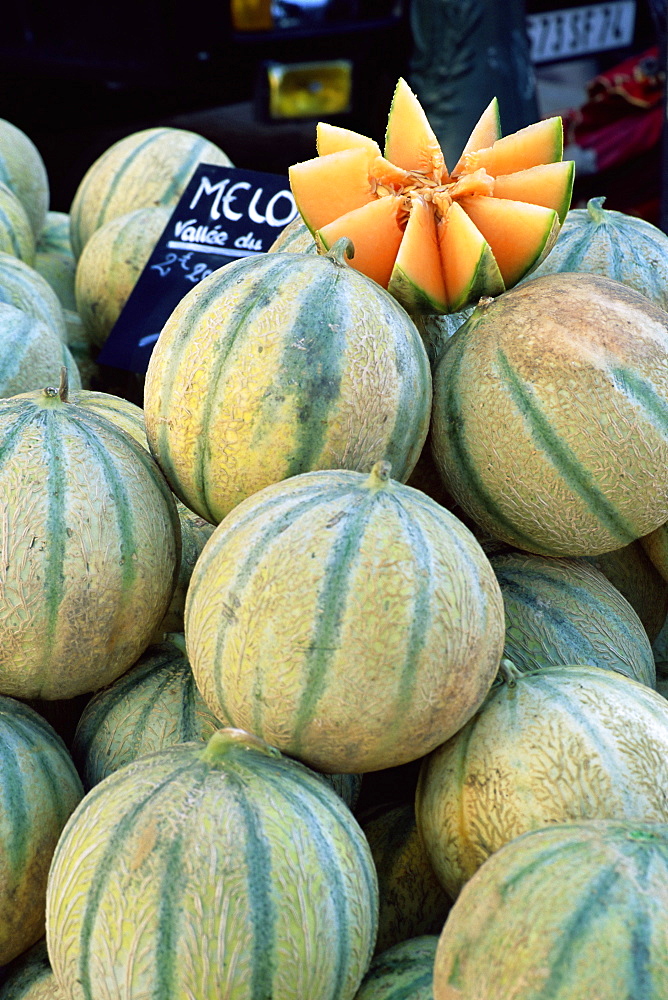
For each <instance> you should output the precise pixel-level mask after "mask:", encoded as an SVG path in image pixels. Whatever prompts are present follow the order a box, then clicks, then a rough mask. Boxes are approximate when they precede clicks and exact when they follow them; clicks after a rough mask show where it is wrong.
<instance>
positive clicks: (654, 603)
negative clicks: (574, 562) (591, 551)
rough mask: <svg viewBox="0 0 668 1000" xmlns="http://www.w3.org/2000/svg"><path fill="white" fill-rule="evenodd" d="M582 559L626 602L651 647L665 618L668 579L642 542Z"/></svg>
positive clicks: (638, 540) (640, 540) (667, 603)
mask: <svg viewBox="0 0 668 1000" xmlns="http://www.w3.org/2000/svg"><path fill="white" fill-rule="evenodd" d="M657 530H658V531H660V530H661V529H660V528H659V529H657ZM585 558H586V560H587V562H590V563H592V565H593V566H595V567H596V568H597V569H599V570H600V571H601V573H603V575H604V576H605V577H607V579H608V580H609V581H610V583H611V584H612V585H613V587H616V589H617V590H618V591H619V592H620V594H621V595H622V596H623V597H625V598H626V600H627V601H628V602H629V604H630V605H631V607H633V608H634V610H635V612H636V614H637V615H638V617H639V618H640V621H641V622H642V623H643V628H644V629H645V631H646V632H647V635H648V638H649V640H650V642H651V643H653V642H654V640H655V639H656V638H657V636H658V635H659V633H660V632H661V629H662V628H663V626H664V623H665V621H666V617H667V616H668V578H666V577H664V575H663V574H662V573H661V572H660V570H659V569H658V568H657V567H656V566H655V565H654V563H653V562H652V560H651V559H650V557H649V555H648V554H647V552H646V551H645V549H644V547H643V544H642V539H641V538H638V539H636V541H635V542H631V543H630V544H629V545H624V546H622V548H621V549H614V550H613V551H612V552H602V553H601V554H600V555H598V556H586V557H585Z"/></svg>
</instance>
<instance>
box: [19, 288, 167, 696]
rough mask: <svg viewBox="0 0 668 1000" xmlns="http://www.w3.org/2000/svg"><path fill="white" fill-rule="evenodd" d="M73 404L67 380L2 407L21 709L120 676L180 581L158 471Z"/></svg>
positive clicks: (113, 430)
mask: <svg viewBox="0 0 668 1000" xmlns="http://www.w3.org/2000/svg"><path fill="white" fill-rule="evenodd" d="M7 308H8V307H7ZM67 393H68V390H67V383H66V380H63V381H61V384H60V386H59V388H55V387H47V388H45V389H44V390H35V391H33V392H29V393H24V394H20V395H18V396H13V397H12V398H11V399H4V400H0V497H2V507H3V512H4V525H5V529H4V537H3V551H4V553H5V557H4V562H3V574H4V575H3V583H4V587H3V598H2V601H0V691H1V692H2V693H5V694H10V695H15V696H17V697H20V698H44V699H66V698H71V697H74V696H76V695H78V694H83V693H86V692H90V691H94V690H96V689H97V688H100V687H102V686H103V685H105V684H108V683H111V681H113V680H114V679H115V678H116V677H118V676H120V674H122V673H123V672H124V671H125V670H127V669H128V668H129V667H130V666H131V665H132V664H133V663H134V662H135V661H136V660H137V658H138V657H139V656H140V655H141V653H142V652H143V651H144V649H145V648H146V647H147V646H148V644H149V642H150V639H151V636H152V633H153V630H154V629H155V627H156V626H157V624H158V623H159V622H160V621H161V619H162V617H163V615H164V614H165V611H166V609H167V607H168V605H169V602H170V600H171V597H172V592H173V590H174V586H175V582H176V574H177V570H178V560H179V553H180V528H179V520H178V515H177V512H176V505H175V503H174V499H173V497H172V494H171V492H170V490H169V488H168V486H167V484H166V482H165V480H164V478H163V476H162V474H161V472H160V470H159V468H158V466H157V465H156V463H155V462H154V461H153V459H152V458H151V457H150V455H148V454H147V453H146V451H145V450H144V449H143V448H141V447H140V446H139V445H137V444H136V443H135V442H134V441H133V440H132V439H131V438H130V437H129V436H128V435H127V434H126V433H125V432H124V431H121V430H120V429H119V428H118V427H116V426H115V425H114V424H113V423H112V422H111V421H110V420H107V419H105V418H104V417H102V416H99V415H98V414H97V413H94V412H93V411H91V410H89V409H86V408H85V407H83V406H78V405H77V404H76V403H75V402H72V401H71V400H69V399H68V394H67Z"/></svg>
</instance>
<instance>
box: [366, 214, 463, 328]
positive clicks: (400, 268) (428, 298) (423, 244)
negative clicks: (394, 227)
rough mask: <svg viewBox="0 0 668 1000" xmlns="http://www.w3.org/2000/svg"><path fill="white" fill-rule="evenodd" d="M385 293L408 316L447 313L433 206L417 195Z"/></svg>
mask: <svg viewBox="0 0 668 1000" xmlns="http://www.w3.org/2000/svg"><path fill="white" fill-rule="evenodd" d="M381 203H382V202H381ZM387 290H388V292H390V294H391V295H394V297H395V299H397V301H399V302H401V304H402V305H403V306H404V308H405V309H407V310H408V311H409V312H415V313H427V314H429V313H434V312H437V313H443V312H446V311H447V300H446V295H445V284H444V281H443V271H442V269H441V254H440V249H439V243H438V236H437V233H436V216H435V214H434V206H433V205H431V204H429V203H428V202H426V201H425V200H424V199H423V198H421V197H420V196H419V195H416V197H415V198H413V200H412V206H411V214H410V215H409V217H408V222H407V223H406V229H405V231H404V234H403V237H402V239H401V243H400V245H399V250H398V252H397V256H396V260H395V263H394V267H393V269H392V274H391V276H390V282H389V284H388V286H387Z"/></svg>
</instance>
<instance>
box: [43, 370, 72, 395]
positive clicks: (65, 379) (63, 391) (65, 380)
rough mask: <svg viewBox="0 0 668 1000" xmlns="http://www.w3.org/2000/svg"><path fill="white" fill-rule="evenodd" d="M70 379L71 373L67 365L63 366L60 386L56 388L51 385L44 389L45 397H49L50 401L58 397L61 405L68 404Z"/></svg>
mask: <svg viewBox="0 0 668 1000" xmlns="http://www.w3.org/2000/svg"><path fill="white" fill-rule="evenodd" d="M69 387H70V378H69V373H68V371H67V368H66V367H65V365H61V368H60V384H59V385H58V387H57V388H56V386H53V385H49V386H47V387H46V389H44V395H45V396H48V397H49V399H55V397H56V396H58V397H59V399H60V401H61V403H66V402H67V396H68V393H69Z"/></svg>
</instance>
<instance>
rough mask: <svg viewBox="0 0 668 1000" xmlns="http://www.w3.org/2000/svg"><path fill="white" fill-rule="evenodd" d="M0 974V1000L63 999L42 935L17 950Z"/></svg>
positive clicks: (64, 998) (64, 999)
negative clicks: (17, 953) (24, 949)
mask: <svg viewBox="0 0 668 1000" xmlns="http://www.w3.org/2000/svg"><path fill="white" fill-rule="evenodd" d="M2 973H3V978H2V979H1V980H0V1000H66V997H65V995H64V993H63V992H62V990H60V989H59V988H58V986H57V985H56V979H55V976H54V974H53V970H52V968H51V963H50V962H49V956H48V954H47V950H46V938H44V937H42V938H40V939H39V941H37V943H36V944H34V945H32V946H31V947H30V948H28V949H27V951H24V952H21V954H20V955H18V956H17V957H16V958H15V959H14V960H13V961H12V962H10V963H9V964H8V965H6V966H5V967H4V968H3V970H2Z"/></svg>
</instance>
